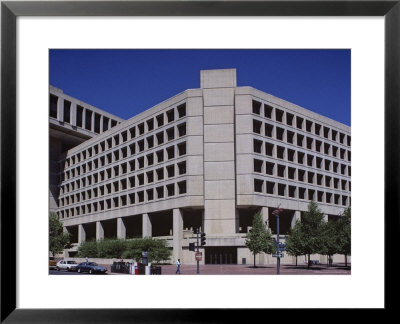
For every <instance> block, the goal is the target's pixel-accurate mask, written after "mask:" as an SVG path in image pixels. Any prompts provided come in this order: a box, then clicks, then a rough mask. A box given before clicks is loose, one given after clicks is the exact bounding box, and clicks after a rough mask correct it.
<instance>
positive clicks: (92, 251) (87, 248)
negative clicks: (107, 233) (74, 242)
mask: <svg viewBox="0 0 400 324" xmlns="http://www.w3.org/2000/svg"><path fill="white" fill-rule="evenodd" d="M97 256H98V252H97V242H96V240H91V241H84V242H82V243H81V244H80V245H79V247H78V257H81V258H85V257H88V258H97Z"/></svg>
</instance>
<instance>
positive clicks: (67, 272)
mask: <svg viewBox="0 0 400 324" xmlns="http://www.w3.org/2000/svg"><path fill="white" fill-rule="evenodd" d="M49 274H50V275H67V276H87V275H89V274H88V273H87V272H82V273H79V272H75V271H71V272H69V271H57V270H49ZM106 274H107V273H106ZM90 276H93V275H90Z"/></svg>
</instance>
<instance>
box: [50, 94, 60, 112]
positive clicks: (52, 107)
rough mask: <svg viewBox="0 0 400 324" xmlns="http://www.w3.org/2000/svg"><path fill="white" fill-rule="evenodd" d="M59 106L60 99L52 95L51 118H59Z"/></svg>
mask: <svg viewBox="0 0 400 324" xmlns="http://www.w3.org/2000/svg"><path fill="white" fill-rule="evenodd" d="M57 104H58V97H57V96H54V95H52V94H51V95H50V117H53V118H57V116H58V112H57V110H58V109H57Z"/></svg>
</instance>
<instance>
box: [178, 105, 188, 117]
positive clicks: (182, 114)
mask: <svg viewBox="0 0 400 324" xmlns="http://www.w3.org/2000/svg"><path fill="white" fill-rule="evenodd" d="M177 110H178V118H182V117H185V116H186V103H183V104H181V105H179V106H178V107H177Z"/></svg>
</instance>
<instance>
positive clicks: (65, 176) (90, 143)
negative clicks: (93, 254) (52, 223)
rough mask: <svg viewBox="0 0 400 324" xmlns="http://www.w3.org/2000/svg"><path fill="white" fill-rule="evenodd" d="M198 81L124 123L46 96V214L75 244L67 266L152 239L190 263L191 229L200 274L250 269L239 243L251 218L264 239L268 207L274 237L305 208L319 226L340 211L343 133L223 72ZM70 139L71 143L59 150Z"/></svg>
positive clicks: (345, 194)
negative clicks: (207, 269)
mask: <svg viewBox="0 0 400 324" xmlns="http://www.w3.org/2000/svg"><path fill="white" fill-rule="evenodd" d="M200 79H201V81H200V88H199V89H189V90H186V91H184V92H182V93H180V94H177V95H176V96H174V97H172V98H170V99H167V100H165V101H163V102H161V103H160V104H158V105H156V106H155V107H152V108H150V109H148V110H146V111H144V112H142V113H140V114H139V115H137V116H134V117H132V118H131V119H129V120H125V121H124V120H122V119H120V118H118V117H116V116H112V115H110V114H107V113H106V112H104V111H101V110H98V109H96V108H94V107H91V106H88V105H87V104H84V103H81V102H80V101H78V100H77V99H74V98H71V97H69V96H66V95H65V94H63V93H62V91H60V90H58V89H55V88H52V87H51V88H50V125H51V126H50V136H52V133H53V132H54V131H55V130H57V132H58V134H59V136H57V141H54V139H51V141H50V143H51V144H50V146H51V151H53V153H52V154H51V159H52V161H55V160H57V161H58V163H51V165H50V172H51V174H52V175H54V176H53V177H51V183H50V188H51V190H50V192H51V195H50V196H51V199H50V200H51V202H50V209H52V210H55V211H56V212H57V214H58V215H59V217H60V220H61V221H62V223H63V225H64V227H65V230H67V231H69V232H70V233H71V234H72V237H73V241H74V242H75V243H76V244H75V247H74V248H73V249H71V250H69V251H66V253H67V254H68V255H69V256H73V255H74V253H75V251H76V249H77V245H78V244H79V243H80V242H82V241H84V240H89V239H101V238H106V237H110V238H111V237H119V238H126V239H129V238H134V237H146V236H152V237H156V238H159V239H165V240H167V241H168V242H169V245H170V246H171V247H172V248H173V258H174V259H177V258H180V259H181V260H182V261H183V263H186V264H190V263H195V258H194V253H193V252H192V251H189V249H188V246H189V243H191V242H194V241H195V238H196V236H195V234H194V232H195V231H196V229H197V228H199V229H200V230H201V231H204V232H205V233H206V237H207V239H206V242H207V244H206V245H205V246H204V247H202V248H201V249H200V250H201V251H202V252H203V261H202V263H206V264H210V263H211V264H237V263H239V264H242V263H252V262H253V257H252V255H251V253H250V251H249V250H248V249H247V248H246V247H245V243H244V242H245V235H246V232H247V231H248V230H249V228H250V227H251V225H252V220H253V215H254V214H255V213H256V212H257V211H261V213H262V215H263V218H264V220H265V221H266V222H267V223H268V226H269V227H270V228H271V231H272V233H273V234H274V233H275V230H276V219H275V217H274V216H273V215H272V211H273V210H274V209H275V208H276V207H277V206H278V205H280V208H283V209H284V212H283V214H282V215H281V216H280V228H281V234H282V235H285V234H287V233H288V231H289V229H290V227H291V226H293V225H294V223H295V221H296V220H297V219H300V218H301V213H302V212H304V211H306V210H307V206H308V204H309V202H310V200H315V201H316V202H317V203H318V205H319V207H320V209H321V210H322V211H323V213H324V214H325V215H326V220H330V219H334V218H336V217H339V215H340V214H341V213H342V212H343V210H344V209H345V208H346V207H347V206H349V205H350V203H351V162H350V161H351V147H350V146H351V135H350V127H348V126H346V125H343V124H341V123H339V122H336V121H334V120H331V119H329V118H326V117H324V116H321V115H319V114H316V113H314V112H311V111H309V110H306V109H304V108H301V107H299V106H297V105H294V104H292V103H289V102H287V101H285V100H282V99H279V98H276V97H274V96H272V95H269V94H267V93H265V92H262V91H259V90H257V89H254V88H252V87H237V85H236V70H235V69H227V70H206V71H201V78H200ZM66 102H67V104H66ZM68 102H70V104H68ZM68 105H69V107H71V108H70V109H71V111H72V113H71V112H70V116H71V117H70V119H69V121H68V119H67V120H66V119H65V116H66V112H65V111H66V107H68ZM79 107H80V108H79ZM56 110H57V117H56V114H55V111H56ZM67 111H68V109H67ZM78 111H80V112H78ZM87 111H91V112H92V114H91V115H90V114H89V115H87ZM81 112H82V113H81ZM63 116H64V117H63ZM79 116H80V117H79ZM88 116H89V117H88ZM88 120H90V123H91V124H90V127H89V125H88V124H87V122H88ZM87 125H88V127H86V126H87ZM53 129H54V130H53ZM63 132H64V133H66V134H68V136H66V137H65V138H64V133H63ZM70 136H74V137H78V138H79V140H76V141H75V142H73V143H70V146H63V145H64V139H65V140H66V141H70V139H69V138H70ZM54 137H55V136H53V138H54ZM55 143H56V144H55ZM54 147H56V148H54ZM65 149H68V150H65ZM55 156H57V159H56V158H55ZM275 261H276V260H275V259H274V258H272V257H271V256H269V255H264V254H260V255H259V256H257V262H258V263H260V264H268V263H274V262H275ZM292 261H293V260H292V258H291V257H288V256H285V257H284V259H283V260H282V262H292Z"/></svg>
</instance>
